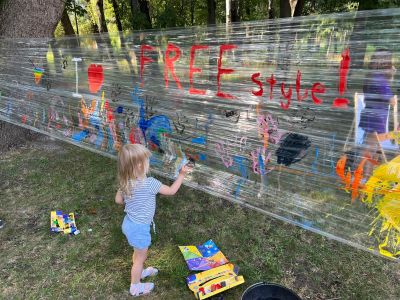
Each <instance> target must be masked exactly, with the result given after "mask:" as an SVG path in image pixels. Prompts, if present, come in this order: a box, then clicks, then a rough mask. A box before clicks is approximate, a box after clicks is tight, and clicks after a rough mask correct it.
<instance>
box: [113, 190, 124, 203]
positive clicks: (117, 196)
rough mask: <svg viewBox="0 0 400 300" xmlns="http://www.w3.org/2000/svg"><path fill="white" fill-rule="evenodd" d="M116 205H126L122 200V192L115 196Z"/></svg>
mask: <svg viewBox="0 0 400 300" xmlns="http://www.w3.org/2000/svg"><path fill="white" fill-rule="evenodd" d="M115 203H117V204H121V205H123V204H124V198H122V194H121V192H120V191H119V190H118V192H117V193H116V194H115Z"/></svg>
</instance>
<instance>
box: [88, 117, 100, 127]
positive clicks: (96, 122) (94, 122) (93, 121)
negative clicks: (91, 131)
mask: <svg viewBox="0 0 400 300" xmlns="http://www.w3.org/2000/svg"><path fill="white" fill-rule="evenodd" d="M89 123H90V124H91V125H93V126H95V127H96V126H100V118H99V117H97V116H95V115H92V116H91V117H90V118H89Z"/></svg>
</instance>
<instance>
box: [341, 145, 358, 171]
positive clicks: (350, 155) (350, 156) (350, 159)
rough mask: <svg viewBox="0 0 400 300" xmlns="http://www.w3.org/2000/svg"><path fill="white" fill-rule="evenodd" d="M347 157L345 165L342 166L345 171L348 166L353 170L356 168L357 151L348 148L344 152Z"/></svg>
mask: <svg viewBox="0 0 400 300" xmlns="http://www.w3.org/2000/svg"><path fill="white" fill-rule="evenodd" d="M345 154H346V156H347V159H346V165H345V166H344V169H345V171H347V170H348V169H349V168H350V170H355V169H356V162H357V156H358V155H357V152H355V151H352V150H349V151H346V152H345Z"/></svg>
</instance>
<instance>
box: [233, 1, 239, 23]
mask: <svg viewBox="0 0 400 300" xmlns="http://www.w3.org/2000/svg"><path fill="white" fill-rule="evenodd" d="M231 22H240V9H239V0H232V4H231Z"/></svg>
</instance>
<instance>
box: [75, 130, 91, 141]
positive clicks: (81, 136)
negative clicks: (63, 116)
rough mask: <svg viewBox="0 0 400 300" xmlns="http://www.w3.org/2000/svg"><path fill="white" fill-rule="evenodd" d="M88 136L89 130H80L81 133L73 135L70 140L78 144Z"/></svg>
mask: <svg viewBox="0 0 400 300" xmlns="http://www.w3.org/2000/svg"><path fill="white" fill-rule="evenodd" d="M88 135H89V130H87V129H85V130H82V131H80V132H78V133H74V134H73V135H72V140H74V141H75V142H78V143H80V142H81V141H82V140H83V139H84V138H86V137H87V136H88Z"/></svg>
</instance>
